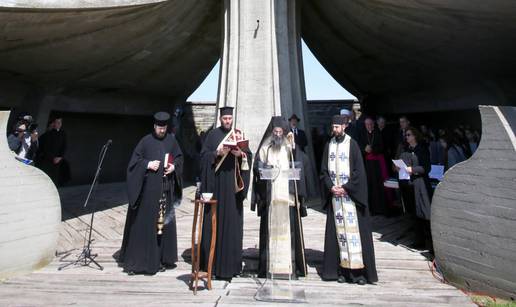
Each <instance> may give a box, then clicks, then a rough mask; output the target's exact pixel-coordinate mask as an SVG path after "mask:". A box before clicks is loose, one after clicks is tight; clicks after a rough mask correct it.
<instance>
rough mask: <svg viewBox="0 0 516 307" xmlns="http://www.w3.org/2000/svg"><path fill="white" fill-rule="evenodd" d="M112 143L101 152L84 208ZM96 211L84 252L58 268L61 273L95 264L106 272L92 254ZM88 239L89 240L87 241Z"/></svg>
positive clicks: (92, 216)
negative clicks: (78, 266) (92, 234)
mask: <svg viewBox="0 0 516 307" xmlns="http://www.w3.org/2000/svg"><path fill="white" fill-rule="evenodd" d="M111 143H112V141H111V140H108V141H107V143H106V144H104V145H103V146H102V148H101V150H100V154H99V162H98V165H97V171H96V172H95V177H94V178H93V182H92V183H91V186H90V191H89V192H88V196H87V197H86V201H85V202H84V206H83V208H86V206H87V205H88V201H89V200H90V197H91V194H92V192H93V188H94V187H95V184H96V183H97V179H98V177H99V174H100V170H101V169H102V162H104V157H105V156H106V152H107V150H108V148H109V145H111ZM95 210H96V207H93V208H92V211H91V219H90V225H89V227H88V230H87V232H86V234H85V236H84V244H83V248H82V252H81V253H80V254H79V256H78V257H77V259H76V260H75V261H72V262H69V263H66V264H64V265H62V266H60V267H59V268H57V269H58V270H59V271H61V270H62V269H64V268H66V267H68V266H71V265H80V266H90V263H93V264H95V265H96V266H97V267H98V269H99V270H101V271H102V270H104V267H103V266H101V265H100V264H99V263H98V262H97V261H95V258H96V257H97V255H98V254H92V253H91V242H93V240H94V239H92V238H91V233H92V230H93V218H94V216H95ZM86 237H87V238H88V239H86Z"/></svg>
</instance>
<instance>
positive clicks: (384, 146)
mask: <svg viewBox="0 0 516 307" xmlns="http://www.w3.org/2000/svg"><path fill="white" fill-rule="evenodd" d="M341 114H344V115H346V116H350V118H351V122H350V124H349V126H348V128H347V129H346V133H347V134H348V135H350V136H351V137H352V138H353V139H354V140H355V141H356V142H357V143H358V145H359V147H360V150H361V152H362V156H363V158H364V166H365V169H366V173H367V185H368V196H369V197H368V200H369V211H370V214H371V215H386V216H392V215H397V214H400V213H402V212H404V213H407V214H409V215H412V216H413V217H414V219H416V223H415V234H416V241H415V243H414V247H417V248H425V247H426V248H429V249H432V246H431V232H430V222H429V220H430V204H431V199H432V195H433V189H434V186H435V183H437V182H438V181H439V180H440V178H441V177H440V176H437V177H432V178H431V170H432V166H441V167H442V168H441V169H442V170H443V172H445V171H447V170H448V169H450V168H451V167H453V166H454V165H455V164H457V163H459V162H462V161H464V160H466V159H468V158H469V157H471V155H473V153H474V152H475V150H476V149H477V147H478V143H479V140H480V133H479V132H478V131H477V130H474V129H472V128H471V127H468V126H464V125H458V126H456V127H453V128H452V129H449V128H448V129H446V128H438V129H432V128H430V127H428V126H427V125H424V124H422V125H419V127H416V126H414V125H412V124H411V122H410V120H409V119H408V117H407V116H400V117H399V122H398V125H397V127H393V126H388V125H387V120H386V118H385V117H384V116H376V117H372V116H368V115H365V114H363V113H362V112H361V106H360V104H359V103H355V104H353V107H352V110H351V111H350V110H346V109H343V110H342V111H341ZM312 138H313V144H314V153H315V157H316V159H317V160H318V161H321V160H323V159H324V158H323V156H322V149H321V148H322V147H321V144H324V142H325V140H327V139H328V138H329V136H327V135H326V134H325V133H324V129H322V128H314V129H313V130H312ZM393 160H402V161H403V162H404V163H405V165H406V166H407V172H408V177H407V176H405V177H403V178H402V176H400V175H399V174H400V173H399V172H400V168H399V167H396V166H395V165H394V163H393ZM389 179H391V180H396V181H397V182H398V186H399V193H397V191H396V190H394V189H392V188H391V187H390V186H387V187H386V185H385V182H386V181H387V180H389Z"/></svg>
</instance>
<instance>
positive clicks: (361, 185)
mask: <svg viewBox="0 0 516 307" xmlns="http://www.w3.org/2000/svg"><path fill="white" fill-rule="evenodd" d="M348 122H349V117H348V116H342V115H335V116H334V117H333V118H332V131H333V138H332V139H331V140H330V141H329V142H328V143H327V144H326V147H325V148H324V155H323V161H322V165H321V175H320V178H321V181H322V182H321V183H322V186H323V193H325V194H324V195H325V199H326V202H325V205H324V209H325V210H326V212H327V218H326V233H325V239H324V258H323V271H322V277H323V279H324V280H337V281H338V282H340V283H343V282H346V281H348V282H351V283H357V284H359V285H364V284H366V283H374V282H377V281H378V275H377V273H376V265H375V258H374V246H373V237H372V234H371V222H370V217H369V209H368V199H367V178H366V172H365V168H364V162H363V159H362V153H361V152H360V148H359V146H358V144H357V143H356V142H355V141H354V140H353V139H352V138H351V137H350V136H349V135H347V134H346V133H344V130H345V129H346V127H347V125H348Z"/></svg>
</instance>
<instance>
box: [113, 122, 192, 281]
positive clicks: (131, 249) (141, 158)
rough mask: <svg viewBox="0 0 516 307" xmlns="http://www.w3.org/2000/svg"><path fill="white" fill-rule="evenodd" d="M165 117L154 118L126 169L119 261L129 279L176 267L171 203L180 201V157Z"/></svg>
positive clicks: (172, 204)
mask: <svg viewBox="0 0 516 307" xmlns="http://www.w3.org/2000/svg"><path fill="white" fill-rule="evenodd" d="M169 120H170V115H169V114H168V113H166V112H158V113H156V114H155V115H154V130H153V132H152V133H150V134H148V135H146V136H144V137H143V138H142V139H141V140H140V142H139V143H138V145H137V146H136V148H135V149H134V152H133V154H132V156H131V161H130V162H129V165H128V167H127V188H128V198H129V208H128V209H127V219H126V222H125V229H124V239H123V241H122V248H121V250H120V256H119V261H120V262H122V263H123V267H124V271H125V272H127V273H128V274H129V275H134V274H155V273H156V272H158V271H164V270H166V269H167V268H173V267H175V262H176V261H177V232H176V217H175V210H174V204H175V203H177V202H181V196H182V173H183V153H182V152H181V148H180V147H179V144H178V143H177V141H176V139H175V137H174V136H173V135H171V134H170V133H167V127H168V122H169Z"/></svg>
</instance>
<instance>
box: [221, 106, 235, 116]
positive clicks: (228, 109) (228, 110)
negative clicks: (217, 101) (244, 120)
mask: <svg viewBox="0 0 516 307" xmlns="http://www.w3.org/2000/svg"><path fill="white" fill-rule="evenodd" d="M219 110H220V116H224V115H233V107H222V108H219Z"/></svg>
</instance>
